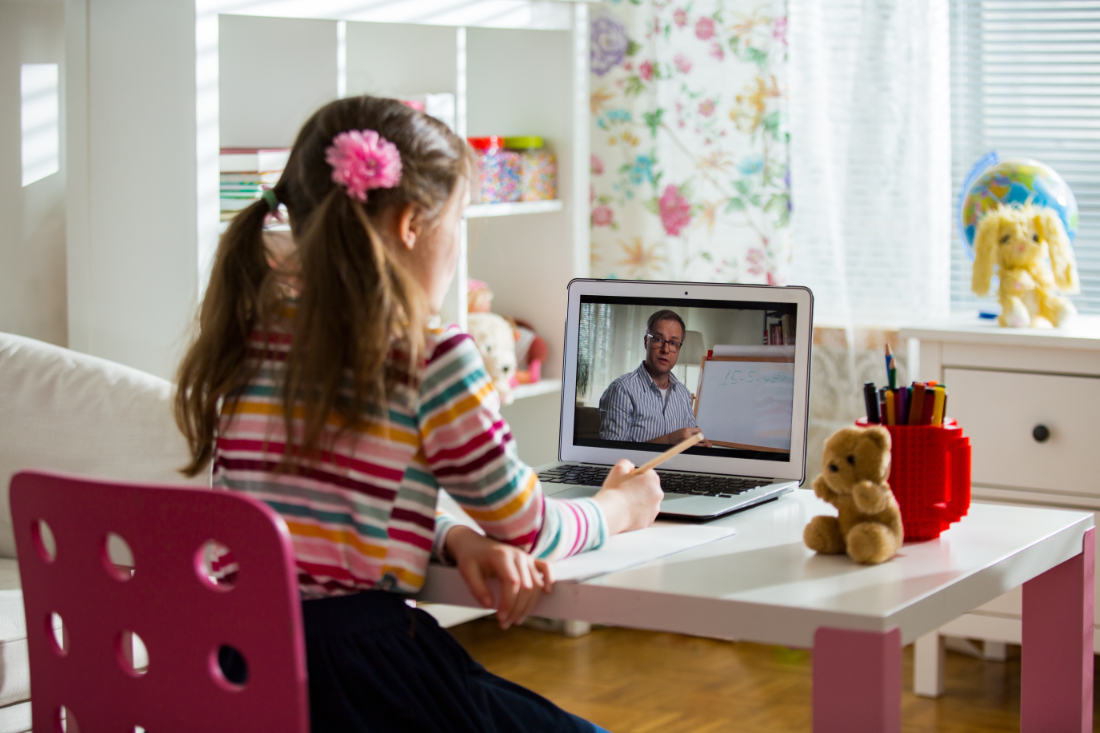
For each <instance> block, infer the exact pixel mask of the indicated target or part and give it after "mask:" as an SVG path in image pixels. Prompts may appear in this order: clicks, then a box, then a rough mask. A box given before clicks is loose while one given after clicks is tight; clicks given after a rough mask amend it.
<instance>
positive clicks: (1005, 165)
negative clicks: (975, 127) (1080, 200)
mask: <svg viewBox="0 0 1100 733" xmlns="http://www.w3.org/2000/svg"><path fill="white" fill-rule="evenodd" d="M960 190H961V192H962V193H961V195H960V200H959V232H960V234H961V235H962V236H961V240H962V243H963V246H964V247H965V248H966V253H967V256H968V257H969V258H970V260H971V261H972V262H973V263H974V269H973V272H972V274H971V281H970V288H971V290H973V291H974V293H975V294H977V295H979V296H984V295H986V294H987V293H989V290H990V287H991V285H992V280H993V276H994V275H996V276H997V279H998V280H999V285H998V287H997V300H998V301H999V302H1000V305H1001V314H1000V319H999V323H1000V325H1001V326H1005V327H1008V328H1025V327H1028V326H1041V327H1050V326H1051V325H1053V326H1061V325H1062V324H1064V323H1066V322H1067V321H1068V320H1069V319H1070V318H1072V317H1073V316H1074V315H1076V313H1077V310H1076V309H1075V308H1074V307H1073V303H1071V302H1070V301H1069V300H1068V299H1066V298H1063V297H1060V296H1059V295H1058V291H1061V292H1063V293H1077V292H1079V291H1080V283H1079V282H1078V277H1077V262H1076V260H1075V259H1074V256H1073V239H1074V236H1075V235H1076V233H1077V223H1078V211H1077V199H1076V198H1075V197H1074V195H1073V191H1071V190H1070V188H1069V185H1067V184H1066V182H1065V180H1064V179H1063V178H1062V177H1061V176H1060V175H1058V173H1057V172H1056V171H1054V169H1052V168H1051V167H1050V166H1048V165H1045V164H1043V163H1040V162H1038V161H1034V160H1005V161H1002V160H1000V158H999V157H998V156H997V154H996V152H991V153H989V154H988V155H986V156H985V157H984V158H982V159H981V160H980V161H978V163H977V164H976V165H975V166H974V168H973V170H971V171H970V174H969V175H968V176H967V177H966V180H965V181H964V182H963V185H962V187H961V189H960Z"/></svg>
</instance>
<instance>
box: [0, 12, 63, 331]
mask: <svg viewBox="0 0 1100 733" xmlns="http://www.w3.org/2000/svg"><path fill="white" fill-rule="evenodd" d="M64 51H65V15H64V6H63V4H62V2H61V0H0V100H3V102H2V103H0V331H6V332H9V333H16V334H19V335H21V336H29V337H31V338H36V339H41V340H42V341H48V342H50V343H52V344H58V345H60V346H65V345H66V344H67V341H68V328H67V315H66V293H65V170H66V169H65V158H64V154H62V158H61V169H60V171H59V172H57V173H54V174H53V175H49V176H46V177H45V178H43V179H41V180H38V181H35V182H34V183H31V184H30V185H28V186H26V187H24V186H23V185H22V176H21V171H22V164H21V151H22V148H21V131H20V102H19V100H20V94H19V69H20V66H21V65H22V64H39V63H53V64H59V65H61V83H62V84H64V78H65V71H64V66H63V61H64ZM62 104H64V102H62ZM62 149H64V148H63V147H62Z"/></svg>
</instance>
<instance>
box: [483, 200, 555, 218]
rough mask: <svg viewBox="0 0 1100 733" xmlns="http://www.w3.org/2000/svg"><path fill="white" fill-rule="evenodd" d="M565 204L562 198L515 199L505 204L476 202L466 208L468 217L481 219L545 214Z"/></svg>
mask: <svg viewBox="0 0 1100 733" xmlns="http://www.w3.org/2000/svg"><path fill="white" fill-rule="evenodd" d="M564 208H565V204H563V203H562V201H561V199H554V200H553V201H515V202H512V203H504V204H474V205H473V206H471V207H470V208H469V209H467V210H466V218H467V219H481V218H484V217H486V216H515V215H516V214H545V213H548V212H551V211H562V210H563V209H564Z"/></svg>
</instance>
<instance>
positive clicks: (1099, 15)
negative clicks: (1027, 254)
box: [951, 0, 1100, 313]
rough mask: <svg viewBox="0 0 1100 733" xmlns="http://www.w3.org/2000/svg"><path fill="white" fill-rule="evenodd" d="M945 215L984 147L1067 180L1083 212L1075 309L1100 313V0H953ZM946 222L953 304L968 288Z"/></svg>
mask: <svg viewBox="0 0 1100 733" xmlns="http://www.w3.org/2000/svg"><path fill="white" fill-rule="evenodd" d="M951 137H952V151H951V153H952V164H951V168H952V170H951V176H952V187H953V193H954V199H953V209H952V221H953V222H954V221H955V220H956V219H957V216H958V212H957V209H956V208H954V207H957V206H958V196H959V188H960V186H961V185H962V181H963V179H964V178H965V177H966V175H967V173H969V171H970V169H971V167H972V166H973V165H974V164H975V163H976V162H977V161H978V160H979V159H980V158H981V157H982V156H983V155H985V154H986V153H987V152H989V151H990V150H996V151H997V154H998V155H999V156H1000V158H1001V160H1006V159H1010V158H1033V159H1035V160H1039V161H1041V162H1043V163H1046V164H1047V165H1049V166H1050V167H1052V168H1054V170H1056V171H1058V173H1059V174H1061V176H1062V177H1063V178H1064V179H1065V180H1066V182H1067V183H1068V184H1069V186H1070V188H1071V189H1072V190H1073V193H1074V195H1075V196H1076V198H1077V205H1078V208H1079V210H1080V222H1079V226H1078V230H1077V239H1076V241H1075V243H1074V253H1075V255H1076V257H1077V266H1078V269H1079V271H1080V275H1081V294H1080V295H1077V296H1074V297H1073V300H1074V303H1075V304H1076V305H1077V309H1078V310H1079V311H1081V312H1082V313H1100V0H951ZM959 237H960V235H959V232H958V228H957V225H956V226H954V227H952V247H951V307H952V310H973V309H975V308H977V307H978V306H979V304H980V305H982V306H986V305H987V304H988V305H991V306H992V307H993V308H994V309H996V306H995V304H993V300H992V299H983V300H982V301H979V299H978V298H977V297H976V296H975V295H974V294H973V293H971V292H970V262H969V260H968V259H967V257H966V254H965V252H964V251H963V247H962V246H961V241H960V238H959Z"/></svg>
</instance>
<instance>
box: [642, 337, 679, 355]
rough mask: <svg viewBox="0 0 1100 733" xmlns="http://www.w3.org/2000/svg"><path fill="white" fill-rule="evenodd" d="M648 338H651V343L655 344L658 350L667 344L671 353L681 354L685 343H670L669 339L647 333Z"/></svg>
mask: <svg viewBox="0 0 1100 733" xmlns="http://www.w3.org/2000/svg"><path fill="white" fill-rule="evenodd" d="M646 336H647V337H648V338H649V343H651V344H653V345H654V346H656V347H657V348H658V349H660V348H662V347H663V346H664V345H665V344H668V348H669V350H670V351H673V352H679V351H680V347H681V346H683V343H681V342H680V341H669V340H668V339H666V338H664V337H662V336H658V335H657V334H655V333H647V334H646Z"/></svg>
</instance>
